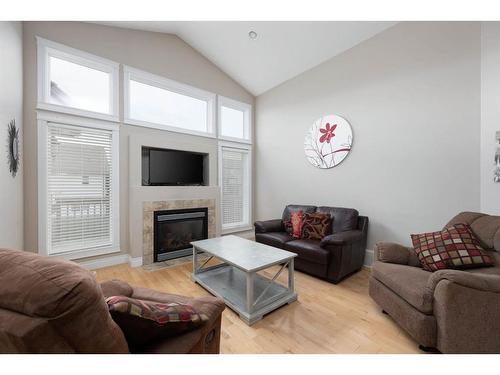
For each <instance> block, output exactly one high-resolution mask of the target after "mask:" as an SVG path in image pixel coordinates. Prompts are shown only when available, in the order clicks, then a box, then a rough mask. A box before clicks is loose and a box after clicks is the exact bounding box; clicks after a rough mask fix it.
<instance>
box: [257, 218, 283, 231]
mask: <svg viewBox="0 0 500 375" xmlns="http://www.w3.org/2000/svg"><path fill="white" fill-rule="evenodd" d="M253 225H254V226H255V233H267V232H283V231H284V227H283V221H282V220H281V219H274V220H266V221H256V222H255V223H254V224H253Z"/></svg>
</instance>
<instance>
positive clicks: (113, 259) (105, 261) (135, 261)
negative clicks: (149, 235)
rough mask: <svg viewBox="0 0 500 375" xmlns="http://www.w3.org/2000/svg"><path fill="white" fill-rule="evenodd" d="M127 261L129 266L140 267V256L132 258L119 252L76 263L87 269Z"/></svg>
mask: <svg viewBox="0 0 500 375" xmlns="http://www.w3.org/2000/svg"><path fill="white" fill-rule="evenodd" d="M125 263H128V264H129V265H130V267H140V266H142V257H137V258H132V257H131V256H130V255H128V254H120V255H114V256H109V257H105V258H100V259H92V260H85V261H82V262H78V264H80V265H82V266H83V267H85V268H87V269H89V270H96V269H99V268H104V267H111V266H116V265H118V264H125Z"/></svg>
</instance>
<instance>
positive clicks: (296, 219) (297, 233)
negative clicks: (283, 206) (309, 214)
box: [290, 211, 304, 238]
mask: <svg viewBox="0 0 500 375" xmlns="http://www.w3.org/2000/svg"><path fill="white" fill-rule="evenodd" d="M303 217H304V213H303V212H302V211H295V212H292V213H291V214H290V223H291V225H292V233H291V235H292V237H293V238H300V237H301V234H302V219H303Z"/></svg>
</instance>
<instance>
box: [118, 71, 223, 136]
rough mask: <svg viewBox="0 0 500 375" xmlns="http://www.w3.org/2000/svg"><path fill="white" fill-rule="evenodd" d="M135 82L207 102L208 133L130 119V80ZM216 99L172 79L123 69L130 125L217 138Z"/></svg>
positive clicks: (210, 94)
mask: <svg viewBox="0 0 500 375" xmlns="http://www.w3.org/2000/svg"><path fill="white" fill-rule="evenodd" d="M131 79H132V80H134V81H137V82H140V83H143V84H145V85H149V86H153V87H157V88H160V89H164V90H168V91H171V92H175V93H177V94H181V95H185V96H190V97H192V98H195V99H199V100H203V101H205V102H207V131H206V132H202V131H196V130H190V129H185V128H182V127H179V126H175V125H167V124H158V123H153V122H149V121H142V120H137V119H133V118H131V117H130V80H131ZM216 97H217V95H216V94H214V93H212V92H209V91H205V90H202V89H199V88H196V87H193V86H189V85H186V84H184V83H180V82H177V81H173V80H171V79H168V78H165V77H161V76H158V75H155V74H151V73H148V72H145V71H143V70H139V69H136V68H132V67H130V66H124V67H123V102H124V119H123V122H124V123H125V124H128V125H136V126H144V127H147V128H153V129H161V130H167V131H172V132H176V133H184V134H190V135H198V136H202V137H208V138H215V137H216V129H215V127H216V125H215V122H216V121H215V118H216V117H215V116H216V105H215V102H216Z"/></svg>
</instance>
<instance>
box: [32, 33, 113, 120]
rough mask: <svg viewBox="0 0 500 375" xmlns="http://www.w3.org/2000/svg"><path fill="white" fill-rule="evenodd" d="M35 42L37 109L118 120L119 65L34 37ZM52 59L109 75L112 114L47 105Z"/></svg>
mask: <svg viewBox="0 0 500 375" xmlns="http://www.w3.org/2000/svg"><path fill="white" fill-rule="evenodd" d="M36 40H37V70H38V78H37V80H38V90H37V93H38V102H37V109H43V110H47V111H54V112H60V113H67V114H71V115H77V116H84V117H91V118H97V119H101V120H108V121H115V122H118V121H119V96H118V85H119V77H120V74H119V73H120V64H119V63H117V62H114V61H111V60H108V59H105V58H102V57H99V56H96V55H92V54H90V53H87V52H84V51H80V50H77V49H75V48H71V47H68V46H65V45H64V44H60V43H56V42H52V41H50V40H47V39H44V38H40V37H38V36H37V37H36ZM50 56H54V57H58V58H61V59H63V60H66V61H70V62H73V63H75V64H79V65H82V66H86V67H88V68H92V69H96V70H100V71H103V72H106V73H109V74H110V81H109V85H110V87H109V95H110V97H109V100H110V103H111V113H110V114H106V113H100V112H93V111H88V110H84V109H79V108H73V107H66V106H62V105H58V104H53V103H50V101H49V97H50V82H49V80H50V74H49V73H50V72H49V57H50Z"/></svg>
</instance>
